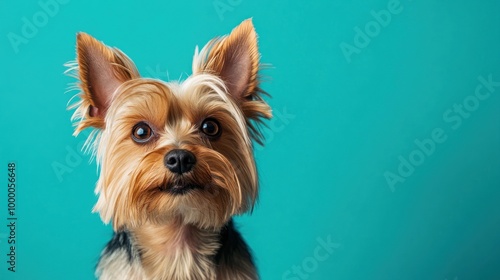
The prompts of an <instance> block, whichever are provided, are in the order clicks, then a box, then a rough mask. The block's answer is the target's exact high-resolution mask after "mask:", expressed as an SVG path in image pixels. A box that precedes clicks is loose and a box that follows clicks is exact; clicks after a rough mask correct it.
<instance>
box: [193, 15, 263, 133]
mask: <svg viewBox="0 0 500 280" xmlns="http://www.w3.org/2000/svg"><path fill="white" fill-rule="evenodd" d="M259 59H260V55H259V50H258V47H257V33H256V32H255V28H254V26H253V23H252V19H247V20H245V21H243V22H242V23H241V24H240V25H238V26H237V27H236V28H235V29H233V31H231V33H230V34H229V35H227V36H224V37H220V38H215V39H213V40H212V41H210V42H209V43H208V44H207V45H206V46H205V47H203V49H202V50H201V52H200V53H198V52H197V51H196V52H195V57H194V60H193V74H199V73H209V74H213V75H216V76H218V77H219V78H221V79H222V81H223V82H224V84H225V85H226V88H227V91H228V93H229V94H230V95H231V96H232V97H233V98H234V100H235V101H236V103H238V105H239V106H240V108H241V109H242V111H243V114H244V115H245V117H246V118H247V120H250V119H252V120H255V121H257V122H260V121H261V120H260V119H261V118H271V109H270V107H269V106H268V105H267V103H266V102H264V100H263V99H262V97H261V94H262V93H263V91H262V90H261V89H260V88H259V75H258V72H259V68H260V63H259ZM248 124H249V127H250V130H251V132H252V136H253V137H254V139H256V140H257V141H259V142H260V140H261V139H260V138H261V135H260V133H259V131H258V129H257V128H256V127H255V126H254V125H253V124H251V123H249V122H248Z"/></svg>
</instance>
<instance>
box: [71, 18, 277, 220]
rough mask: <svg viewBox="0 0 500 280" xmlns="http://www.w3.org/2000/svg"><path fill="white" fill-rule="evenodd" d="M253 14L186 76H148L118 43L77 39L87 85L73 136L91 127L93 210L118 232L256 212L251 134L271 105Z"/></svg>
mask: <svg viewBox="0 0 500 280" xmlns="http://www.w3.org/2000/svg"><path fill="white" fill-rule="evenodd" d="M259 67H260V64H259V53H258V48H257V35H256V33H255V30H254V27H253V25H252V22H251V20H246V21H244V22H243V23H241V24H240V25H239V26H238V27H236V28H235V29H234V30H233V31H232V32H231V34H230V35H228V36H224V37H220V38H216V39H213V40H212V41H210V42H209V43H208V44H207V45H206V46H205V47H204V48H203V49H202V50H201V51H199V52H198V50H197V49H196V51H195V56H194V61H193V74H192V75H191V76H190V77H188V78H187V79H186V80H185V81H182V82H163V81H159V80H154V79H146V78H142V77H141V76H140V75H139V73H138V71H137V69H136V67H135V65H134V63H133V62H132V61H131V60H130V59H129V58H128V57H127V56H126V55H125V54H124V53H123V52H121V51H120V50H118V49H116V48H110V47H108V46H106V45H104V44H102V43H101V42H99V41H97V40H96V39H94V38H93V37H91V36H90V35H87V34H84V33H80V34H78V36H77V61H76V64H75V65H74V66H73V69H74V70H77V74H76V76H77V78H78V79H79V86H80V88H81V90H82V92H81V94H80V95H79V100H78V102H77V103H75V104H74V105H72V108H75V109H76V110H75V113H74V115H73V119H74V120H75V121H76V130H75V133H76V134H78V133H79V132H80V131H82V130H83V129H86V128H89V127H91V128H93V129H94V133H93V134H92V137H91V138H92V139H91V140H90V142H91V143H90V145H92V146H93V148H94V149H95V153H96V157H97V161H98V163H99V164H100V168H101V171H100V176H99V180H98V182H97V186H96V193H98V194H99V199H98V202H97V204H96V205H95V208H94V211H97V212H99V213H100V215H101V218H102V219H103V221H104V222H109V221H112V222H113V226H114V228H115V229H119V228H122V227H135V226H139V225H141V224H143V223H144V222H152V223H163V222H166V221H168V220H169V219H178V218H180V219H182V220H183V221H184V222H185V223H190V224H193V225H197V226H199V227H203V228H210V227H219V226H221V225H223V224H224V223H225V222H226V221H227V220H228V219H229V218H230V217H231V216H232V215H234V214H239V213H243V212H245V211H247V210H249V209H251V208H252V207H253V205H254V202H255V200H256V198H257V193H258V182H257V173H256V167H255V162H254V158H253V153H252V140H256V141H257V142H259V141H261V134H260V133H259V129H258V123H259V122H260V121H261V120H262V118H270V117H271V110H270V108H269V106H268V105H267V104H266V102H264V100H263V99H262V97H261V94H262V91H261V89H260V87H259V76H258V72H259Z"/></svg>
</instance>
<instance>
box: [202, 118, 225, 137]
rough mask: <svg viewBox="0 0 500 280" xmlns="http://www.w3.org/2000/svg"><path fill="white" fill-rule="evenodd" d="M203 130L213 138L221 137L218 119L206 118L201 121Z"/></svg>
mask: <svg viewBox="0 0 500 280" xmlns="http://www.w3.org/2000/svg"><path fill="white" fill-rule="evenodd" d="M200 128H201V131H202V132H203V133H205V134H206V135H207V136H210V137H212V138H215V137H219V136H220V133H221V129H220V125H219V122H218V121H217V120H216V119H206V120H204V121H203V122H202V123H201V127H200Z"/></svg>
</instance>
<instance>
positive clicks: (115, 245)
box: [103, 231, 135, 262]
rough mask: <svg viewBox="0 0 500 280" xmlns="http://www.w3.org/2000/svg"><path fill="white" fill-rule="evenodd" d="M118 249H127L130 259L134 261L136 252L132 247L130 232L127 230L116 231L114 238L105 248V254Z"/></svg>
mask: <svg viewBox="0 0 500 280" xmlns="http://www.w3.org/2000/svg"><path fill="white" fill-rule="evenodd" d="M118 250H125V252H127V256H128V261H129V262H132V260H133V259H134V258H135V252H134V249H133V248H132V242H131V240H130V236H129V233H128V232H126V231H120V232H116V233H114V235H113V238H111V240H110V241H109V242H108V244H107V245H106V248H104V253H103V255H110V254H112V253H113V252H116V251H118Z"/></svg>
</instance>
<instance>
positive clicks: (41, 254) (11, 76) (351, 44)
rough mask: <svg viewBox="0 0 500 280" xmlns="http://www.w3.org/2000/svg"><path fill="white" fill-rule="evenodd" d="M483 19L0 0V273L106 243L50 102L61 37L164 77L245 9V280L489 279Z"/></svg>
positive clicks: (210, 4) (69, 264)
mask: <svg viewBox="0 0 500 280" xmlns="http://www.w3.org/2000/svg"><path fill="white" fill-rule="evenodd" d="M499 12H500V2H499V1H487V0H484V1H475V2H474V1H451V0H441V1H431V0H413V1H411V0H400V1H396V0H353V1H339V0H334V1H326V0H325V1H264V0H260V1H250V0H220V1H213V0H208V1H166V0H164V1H95V0H92V1H76V0H59V1H56V0H40V1H1V2H0V18H1V25H0V62H1V64H0V65H1V67H0V96H1V97H0V101H1V102H0V116H1V121H2V127H3V129H2V131H3V134H2V137H1V138H0V167H1V168H0V182H1V184H0V188H1V190H0V220H1V222H0V225H1V226H0V252H1V254H0V279H29V280H57V279H64V280H66V279H83V280H86V279H94V276H93V271H94V267H95V265H96V262H97V260H98V257H99V253H100V251H101V249H102V248H103V246H104V244H105V243H106V242H107V241H108V239H109V238H110V236H111V228H110V227H109V226H106V225H104V224H103V223H102V222H101V220H100V219H99V217H98V215H96V214H92V213H91V209H92V207H93V205H94V203H95V202H96V196H95V195H94V192H93V190H94V184H95V181H96V179H97V175H98V171H97V168H96V164H95V162H89V161H90V157H89V156H88V155H86V154H84V153H83V152H82V151H81V145H82V143H83V141H84V139H85V135H80V136H79V137H77V138H74V137H73V136H72V135H71V134H72V126H71V122H70V116H71V114H72V112H70V111H66V105H67V103H68V101H69V99H70V97H71V96H72V95H73V94H75V92H71V93H66V94H65V91H66V89H67V87H68V84H70V83H72V82H74V80H73V79H72V78H70V77H67V76H65V75H63V72H64V71H65V67H64V66H63V64H64V63H65V62H67V61H70V60H73V59H74V58H75V35H76V33H77V32H79V31H85V32H87V33H90V34H92V35H93V36H95V37H97V38H98V39H100V40H103V41H104V42H105V43H107V44H109V45H111V46H117V47H119V48H121V49H122V50H123V51H124V52H125V53H127V54H128V55H129V56H130V57H131V58H132V59H133V60H134V62H135V63H136V65H137V67H138V69H139V71H140V72H141V74H142V75H143V76H146V77H153V78H159V79H163V80H166V79H172V80H178V79H179V78H181V79H183V78H185V77H187V76H188V75H189V74H190V73H191V59H192V55H193V52H194V48H195V46H196V45H198V46H202V45H204V44H205V43H206V42H207V41H208V40H209V39H211V38H213V37H215V36H218V35H222V34H227V33H228V32H230V31H231V29H232V28H233V27H235V26H236V25H238V24H239V23H240V22H241V21H242V20H244V19H246V18H249V17H252V18H253V22H254V24H255V27H256V30H257V33H258V34H259V44H260V52H261V53H262V62H264V63H268V64H271V65H272V67H270V68H269V69H268V70H266V71H265V75H266V76H267V78H266V82H265V83H264V84H263V88H264V89H265V90H266V91H268V92H269V93H270V94H271V95H272V98H270V99H268V100H269V103H270V104H271V105H272V107H273V109H274V115H275V118H274V120H272V121H270V122H268V123H267V124H268V128H267V129H265V130H264V131H265V135H266V137H267V140H266V141H265V147H264V148H262V147H256V149H255V150H256V152H255V153H256V159H257V162H258V167H259V172H260V182H261V189H262V192H261V195H260V200H259V203H258V205H257V206H256V208H255V210H254V212H253V214H252V215H249V216H243V217H239V218H238V219H237V222H238V224H239V226H240V229H241V231H242V232H243V234H244V236H245V238H246V239H247V241H248V243H249V244H250V246H251V247H252V249H253V250H254V252H255V257H256V260H257V264H258V267H259V271H260V274H261V276H262V279H263V280H272V279H280V280H281V279H283V280H287V279H289V280H297V279H301V280H303V279H325V280H330V279H435V280H445V279H448V280H465V279H474V280H478V279H500V206H499V205H500V96H499V95H500V83H499V82H500V16H499ZM497 81H498V82H497ZM11 162H13V163H15V165H16V167H15V174H16V189H15V199H16V202H15V203H16V206H15V209H14V211H15V212H14V213H13V215H10V213H9V209H8V198H9V190H8V176H9V175H8V174H9V173H11V172H9V170H8V164H9V163H11ZM11 196H12V195H11ZM9 217H11V218H12V217H15V218H17V220H15V222H16V223H15V232H14V231H13V233H15V236H13V237H12V236H11V231H10V228H9V227H8V225H9V223H10V222H12V221H13V220H8V218H9ZM13 238H15V241H16V244H15V245H16V248H15V256H16V257H15V272H11V271H9V270H8V269H9V267H11V265H12V264H10V263H9V262H8V261H9V260H10V256H8V254H12V253H11V250H10V246H11V244H8V242H9V241H10V240H12V239H13Z"/></svg>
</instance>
